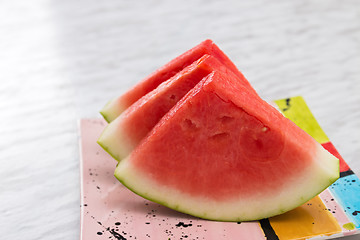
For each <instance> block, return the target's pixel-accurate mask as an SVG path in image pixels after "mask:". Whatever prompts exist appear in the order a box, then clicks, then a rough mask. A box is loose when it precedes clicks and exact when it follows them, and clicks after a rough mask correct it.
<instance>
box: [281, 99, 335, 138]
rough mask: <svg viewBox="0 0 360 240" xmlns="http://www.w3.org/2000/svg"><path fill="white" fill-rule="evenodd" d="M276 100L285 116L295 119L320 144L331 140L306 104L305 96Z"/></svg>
mask: <svg viewBox="0 0 360 240" xmlns="http://www.w3.org/2000/svg"><path fill="white" fill-rule="evenodd" d="M274 102H275V103H276V105H277V106H278V107H279V109H280V111H281V112H282V113H283V114H284V115H285V117H287V118H288V119H290V120H291V121H293V122H294V123H295V124H296V125H297V126H299V127H300V128H301V129H303V130H304V131H305V132H307V133H308V134H309V135H310V136H312V137H313V138H314V139H315V140H316V141H318V142H319V143H320V144H322V143H326V142H329V141H330V140H329V138H328V137H327V136H326V134H325V132H324V131H323V130H322V129H321V127H320V125H319V123H318V122H317V121H316V119H315V117H314V116H313V114H312V113H311V111H310V109H309V107H308V106H307V105H306V103H305V100H304V98H303V97H301V96H297V97H292V98H285V99H280V100H276V101H274Z"/></svg>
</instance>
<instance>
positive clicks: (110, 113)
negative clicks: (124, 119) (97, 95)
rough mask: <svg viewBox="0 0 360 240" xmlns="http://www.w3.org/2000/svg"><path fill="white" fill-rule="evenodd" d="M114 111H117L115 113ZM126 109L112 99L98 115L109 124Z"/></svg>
mask: <svg viewBox="0 0 360 240" xmlns="http://www.w3.org/2000/svg"><path fill="white" fill-rule="evenodd" d="M114 109H117V111H115V110H114ZM125 109H126V107H123V106H121V105H120V103H119V102H118V101H117V99H112V100H110V101H108V102H107V103H106V104H105V106H104V107H103V108H102V109H101V110H100V114H101V115H102V116H103V118H104V119H105V121H106V122H108V123H110V122H111V121H113V120H114V119H116V118H117V117H118V116H119V114H120V113H121V112H123V111H124V110H125Z"/></svg>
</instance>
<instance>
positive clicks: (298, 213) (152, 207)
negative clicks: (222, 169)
mask: <svg viewBox="0 0 360 240" xmlns="http://www.w3.org/2000/svg"><path fill="white" fill-rule="evenodd" d="M274 106H275V107H277V108H278V109H279V110H280V111H281V112H282V113H283V114H284V115H285V116H286V117H288V118H290V119H291V120H292V121H294V122H295V123H296V124H297V125H298V126H299V127H301V128H303V129H304V130H305V131H307V132H308V133H309V134H310V135H312V136H313V137H314V138H315V139H316V140H317V141H319V142H320V143H321V144H322V145H323V146H324V147H325V148H326V149H328V151H330V152H332V153H333V154H334V155H336V156H337V157H339V158H340V171H341V178H340V179H339V180H338V181H336V182H335V183H334V184H333V185H331V186H330V187H329V188H328V189H326V190H325V191H324V192H322V193H321V194H320V195H319V196H317V197H315V198H314V199H312V200H310V201H309V202H307V203H306V204H304V205H302V206H300V207H298V208H296V209H294V210H292V211H290V212H287V213H285V214H282V215H279V216H276V217H273V218H269V219H264V220H261V221H254V222H216V221H207V220H202V219H198V218H194V217H191V216H189V215H186V214H181V213H178V212H176V211H173V210H171V209H168V208H166V207H163V206H161V205H159V204H156V203H153V202H150V201H148V200H145V199H143V198H141V197H139V196H137V195H135V194H134V193H132V192H131V191H129V190H128V189H127V188H125V187H124V186H122V185H121V183H120V182H118V181H117V180H116V179H115V177H114V176H113V172H114V169H115V167H116V164H117V162H116V161H115V160H114V159H112V158H111V157H110V156H109V155H108V154H107V153H106V152H104V151H103V150H102V148H101V147H100V146H98V144H97V143H96V140H97V138H98V137H99V135H100V133H101V132H102V130H103V129H104V127H105V126H106V123H105V121H103V120H101V119H83V120H81V121H80V136H81V138H80V145H81V237H80V238H81V239H82V240H93V239H115V240H116V239H117V240H119V239H129V240H130V239H167V240H168V239H206V240H211V239H214V240H215V239H216V240H219V239H246V240H252V239H254V240H255V239H256V240H262V239H271V240H272V239H310V238H314V239H330V238H334V237H340V236H346V235H353V234H358V233H360V181H359V178H358V177H357V176H356V175H355V174H354V173H353V172H352V171H351V169H350V168H349V166H348V165H347V164H346V163H345V161H344V160H343V159H342V158H341V156H340V155H339V153H338V152H337V151H336V149H335V147H334V146H333V145H332V143H331V142H330V141H329V139H328V138H327V136H326V135H325V133H324V132H323V131H322V129H321V128H320V126H319V124H318V123H317V122H316V120H315V118H314V117H313V115H312V114H311V112H310V110H309V109H308V107H307V105H306V103H305V101H304V100H303V98H302V97H293V98H287V99H282V100H278V101H274Z"/></svg>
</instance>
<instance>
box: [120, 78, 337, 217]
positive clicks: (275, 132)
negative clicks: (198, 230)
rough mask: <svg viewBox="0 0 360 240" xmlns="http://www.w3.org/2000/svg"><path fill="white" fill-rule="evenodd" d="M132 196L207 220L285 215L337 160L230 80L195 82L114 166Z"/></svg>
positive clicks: (331, 177)
mask: <svg viewBox="0 0 360 240" xmlns="http://www.w3.org/2000/svg"><path fill="white" fill-rule="evenodd" d="M115 176H116V177H117V178H118V179H119V181H120V182H122V183H123V184H124V185H125V186H126V187H128V188H129V189H130V190H132V191H133V192H135V193H137V194H139V195H141V196H143V197H144V198H147V199H149V200H152V201H154V202H157V203H160V204H163V205H165V206H167V207H169V208H172V209H175V210H177V211H180V212H184V213H187V214H190V215H193V216H197V217H200V218H204V219H210V220H221V221H250V220H258V219H262V218H267V217H271V216H274V215H277V214H280V213H284V212H286V211H288V210H291V209H293V208H295V207H297V206H299V205H301V204H303V203H305V202H306V201H308V200H309V199H311V198H313V197H314V196H316V195H317V194H318V193H320V192H321V191H322V190H324V189H325V188H326V187H328V186H329V185H330V184H332V183H333V182H334V181H335V180H336V179H337V178H338V177H339V161H338V159H337V158H335V157H334V156H333V155H331V154H330V153H329V152H327V151H326V150H325V149H324V148H323V147H322V146H321V145H320V144H319V143H317V142H316V141H315V140H314V139H313V138H312V137H310V136H309V135H308V134H307V133H305V132H304V131H303V130H301V129H300V128H299V127H297V126H296V125H295V124H294V123H293V122H291V121H290V120H288V119H286V118H285V117H283V116H282V115H281V114H280V113H279V112H278V111H277V110H276V109H274V108H273V107H271V106H270V105H269V104H267V103H266V102H265V101H263V100H262V99H260V97H258V96H257V95H255V94H253V93H252V91H251V90H249V88H248V87H247V86H246V85H245V84H244V83H242V82H240V81H238V79H237V78H236V77H235V76H233V75H232V74H222V73H221V72H218V71H214V72H212V73H211V74H209V75H208V76H207V77H205V78H204V79H203V80H201V81H200V82H199V83H198V84H197V85H196V86H195V87H194V88H193V89H192V90H190V91H189V92H188V93H187V94H186V96H185V97H183V98H182V99H181V100H180V101H179V102H178V103H177V104H176V105H175V106H174V107H173V108H172V109H171V110H170V111H169V112H168V113H167V114H166V115H165V116H164V117H163V118H162V119H161V120H160V122H159V123H158V124H156V126H155V127H154V128H153V129H152V130H151V132H150V133H149V134H148V135H147V136H146V137H145V138H144V139H143V141H141V143H140V144H139V145H138V146H137V147H136V149H135V150H134V151H132V153H131V154H130V155H129V156H128V157H126V158H125V159H123V160H122V161H120V162H119V164H118V166H117V168H116V170H115Z"/></svg>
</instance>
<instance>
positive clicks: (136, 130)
mask: <svg viewBox="0 0 360 240" xmlns="http://www.w3.org/2000/svg"><path fill="white" fill-rule="evenodd" d="M213 70H217V71H221V72H224V73H228V72H230V70H229V69H228V68H227V67H225V66H224V65H223V64H222V63H220V62H219V61H218V60H217V59H216V58H215V57H213V56H210V55H207V54H205V55H204V56H203V57H201V58H200V59H199V60H197V61H195V62H194V63H193V64H191V65H189V66H188V67H186V68H185V69H183V70H182V71H181V72H179V73H177V74H176V75H175V76H174V77H172V78H170V79H169V80H167V81H165V82H163V83H162V84H160V85H159V86H158V87H157V88H156V89H154V90H153V91H151V92H150V93H148V94H146V95H145V96H143V97H142V98H140V99H139V100H138V101H136V102H135V103H134V104H133V105H131V106H130V107H129V108H128V109H126V110H125V111H124V112H123V113H122V114H121V115H120V116H119V117H117V118H116V119H115V120H114V121H112V122H111V123H110V124H109V125H108V126H107V127H106V129H105V130H104V132H103V133H102V135H101V136H100V138H99V140H98V143H99V144H100V145H101V146H102V147H103V148H104V149H105V150H106V151H107V152H108V153H109V154H110V155H112V156H113V157H114V158H115V159H116V160H118V161H119V160H121V159H123V158H124V157H126V156H127V155H128V154H129V153H130V152H131V151H132V150H133V149H134V148H135V147H136V146H137V145H138V144H139V143H140V141H141V140H142V139H143V138H144V137H145V136H146V135H147V134H148V133H149V132H150V130H151V129H152V128H153V127H154V126H155V125H156V124H157V123H158V121H159V120H160V119H161V118H162V117H163V116H164V115H165V114H166V113H167V112H168V111H169V110H170V109H171V108H172V107H173V106H174V105H175V104H176V103H177V102H178V101H179V100H180V99H181V98H182V97H183V96H184V95H185V94H186V93H187V92H188V91H190V90H191V89H192V88H193V87H195V85H196V84H197V83H198V82H199V81H200V80H201V79H203V78H204V77H205V76H207V75H208V74H210V73H211V72H212V71H213ZM239 81H242V82H243V84H245V85H248V82H247V80H246V79H245V78H244V77H242V78H239Z"/></svg>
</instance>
